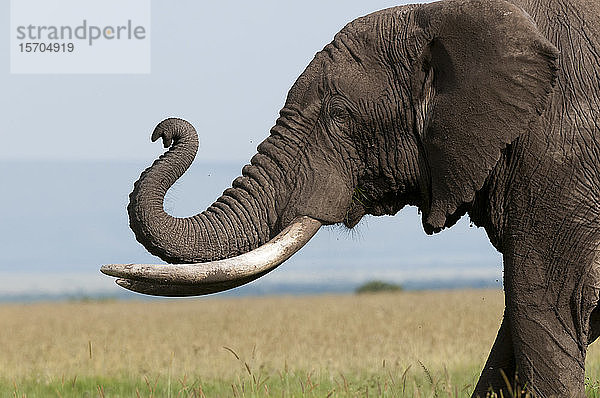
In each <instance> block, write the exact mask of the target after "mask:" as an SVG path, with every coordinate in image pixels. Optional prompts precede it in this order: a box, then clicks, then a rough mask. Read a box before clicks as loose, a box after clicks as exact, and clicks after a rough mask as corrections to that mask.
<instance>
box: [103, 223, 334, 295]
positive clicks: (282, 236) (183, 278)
mask: <svg viewBox="0 0 600 398" xmlns="http://www.w3.org/2000/svg"><path fill="white" fill-rule="evenodd" d="M321 225H322V223H321V221H318V220H315V219H314V218H311V217H307V216H302V217H298V218H296V219H294V220H293V221H292V222H291V223H290V225H288V226H287V227H286V228H285V229H283V230H282V231H281V232H280V233H279V234H278V235H277V236H275V237H274V238H273V239H271V240H270V241H269V242H267V243H265V244H264V245H262V246H259V247H257V248H256V249H254V250H251V251H249V252H247V253H244V254H242V255H239V256H236V257H232V258H228V259H223V260H217V261H211V262H206V263H194V264H107V265H104V266H102V268H101V271H102V272H103V273H104V274H106V275H109V276H113V277H116V278H119V279H117V281H116V282H117V284H118V285H120V286H122V287H124V288H126V289H129V290H132V291H135V292H138V293H144V294H149V295H155V296H170V297H184V296H201V295H205V294H211V293H217V292H220V291H224V290H228V289H232V288H234V287H238V286H241V285H244V284H246V283H248V282H251V281H253V280H255V279H257V278H259V277H261V276H263V275H265V274H266V273H268V272H270V271H272V270H274V269H275V268H277V267H278V266H279V265H280V264H281V263H283V262H284V261H286V260H287V259H288V258H290V257H291V256H292V255H293V254H294V253H296V252H297V251H298V250H300V249H301V248H302V247H303V246H304V245H305V244H306V243H307V242H308V241H309V240H310V239H311V238H312V237H313V236H314V235H315V234H316V233H317V231H318V230H319V228H320V227H321Z"/></svg>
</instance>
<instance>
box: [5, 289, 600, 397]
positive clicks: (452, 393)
mask: <svg viewBox="0 0 600 398" xmlns="http://www.w3.org/2000/svg"><path fill="white" fill-rule="evenodd" d="M502 309H503V294H502V292H501V291H497V290H463V291H435V292H400V293H393V294H390V293H379V294H362V295H338V296H314V297H256V298H219V297H218V296H216V297H209V298H203V299H187V300H148V301H110V300H105V301H77V302H75V301H73V302H61V303H33V304H4V305H0V371H1V372H0V396H2V397H11V396H12V397H46V396H48V397H269V396H273V397H464V396H468V395H469V393H470V391H471V390H472V389H473V386H474V383H475V382H476V381H477V377H478V375H479V372H480V370H481V367H482V366H483V364H484V361H485V358H486V356H487V354H488V352H489V349H490V347H491V345H492V343H493V340H494V337H495V334H496V331H497V329H498V327H499V324H500V320H501V317H502ZM599 380H600V347H597V346H596V345H595V344H592V346H591V347H590V350H589V354H588V359H587V378H586V386H587V393H588V396H590V397H600V382H599Z"/></svg>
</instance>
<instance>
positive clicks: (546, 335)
mask: <svg viewBox="0 0 600 398" xmlns="http://www.w3.org/2000/svg"><path fill="white" fill-rule="evenodd" d="M570 236H581V235H576V234H572V233H571V234H570ZM513 238H515V239H517V240H520V241H512V242H509V248H510V249H512V250H509V251H507V252H505V256H504V263H505V270H504V272H505V293H506V311H505V316H506V317H507V318H508V321H509V326H510V327H509V329H510V335H511V337H512V343H513V347H514V353H515V367H516V373H517V375H518V377H519V382H520V384H521V385H524V386H525V387H526V388H528V389H529V390H531V391H533V392H534V393H535V394H536V396H540V397H554V396H557V397H584V396H585V394H584V393H585V390H584V378H585V356H586V350H587V345H588V340H589V338H590V323H595V324H597V322H598V321H597V315H595V316H592V314H593V311H594V309H595V308H596V306H597V304H598V292H599V289H598V286H599V283H598V282H599V281H600V278H598V275H599V273H598V265H597V264H596V262H595V261H594V260H595V259H594V258H593V257H592V256H591V255H590V253H593V250H589V249H588V248H584V247H583V245H582V244H581V242H577V241H571V240H569V239H568V238H567V237H562V236H560V235H559V236H556V237H555V238H556V239H555V240H554V242H561V243H560V244H556V243H555V244H554V245H552V246H551V247H550V249H549V250H548V251H545V250H544V249H543V248H541V247H540V246H539V245H535V244H533V243H534V242H536V241H537V242H540V240H539V237H538V238H537V239H533V240H532V241H527V236H523V235H521V236H520V237H519V236H518V234H514V235H513ZM545 239H548V237H545ZM561 239H562V240H561ZM568 248H570V250H569V249H568Z"/></svg>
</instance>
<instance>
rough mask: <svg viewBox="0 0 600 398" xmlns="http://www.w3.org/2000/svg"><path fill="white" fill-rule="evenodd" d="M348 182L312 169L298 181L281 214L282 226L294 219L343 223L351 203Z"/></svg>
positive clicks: (336, 175) (350, 190) (350, 191)
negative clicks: (307, 217) (299, 217)
mask: <svg viewBox="0 0 600 398" xmlns="http://www.w3.org/2000/svg"><path fill="white" fill-rule="evenodd" d="M348 180H349V179H348V178H344V177H342V175H341V173H339V172H337V171H332V170H330V169H329V170H321V169H313V172H312V173H310V174H309V175H307V176H306V177H305V178H300V179H299V180H298V184H297V185H296V189H294V192H293V193H292V195H291V198H290V202H289V204H288V206H287V207H286V209H284V211H283V214H282V217H281V221H282V225H287V224H289V223H290V222H291V221H292V220H293V219H294V218H295V217H298V216H309V217H312V218H315V219H317V220H319V221H321V222H323V223H324V224H336V223H340V222H343V221H344V220H345V218H346V215H347V213H348V209H349V208H350V206H351V204H352V187H351V185H350V184H349V183H348Z"/></svg>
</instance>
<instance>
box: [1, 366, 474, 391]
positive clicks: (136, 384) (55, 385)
mask: <svg viewBox="0 0 600 398" xmlns="http://www.w3.org/2000/svg"><path fill="white" fill-rule="evenodd" d="M475 375H476V372H475V371H474V370H466V371H458V372H457V371H454V372H453V373H452V374H450V373H442V374H439V375H437V374H434V373H430V372H428V371H425V370H424V369H420V370H419V369H411V368H409V369H405V370H404V371H401V372H400V371H399V369H385V368H383V367H382V369H380V371H379V372H376V373H372V374H361V375H356V374H347V375H344V374H329V373H328V372H321V373H317V372H315V371H310V372H299V371H289V370H288V371H285V370H280V371H269V372H266V371H259V372H257V373H255V372H253V371H251V370H246V369H244V370H243V372H240V374H239V375H238V376H237V377H235V378H233V379H230V380H217V379H202V378H199V377H196V378H190V377H185V376H184V377H181V378H175V379H169V378H168V377H165V376H155V377H151V376H146V377H143V378H141V379H135V378H112V379H106V378H102V377H98V378H95V377H87V378H72V379H65V378H61V379H55V380H35V379H33V380H29V379H24V380H20V381H19V382H18V383H17V382H11V381H7V380H3V381H0V396H2V397H9V396H15V397H21V396H26V397H65V398H66V397H138V396H139V397H229V396H231V397H269V396H273V397H282V396H283V397H356V396H359V397H446V396H447V397H463V396H465V395H468V393H469V392H470V390H471V389H472V388H473V383H474V382H475Z"/></svg>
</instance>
